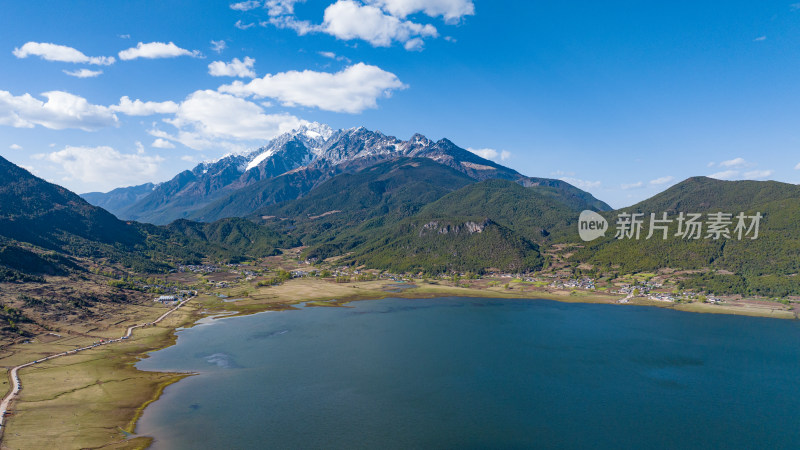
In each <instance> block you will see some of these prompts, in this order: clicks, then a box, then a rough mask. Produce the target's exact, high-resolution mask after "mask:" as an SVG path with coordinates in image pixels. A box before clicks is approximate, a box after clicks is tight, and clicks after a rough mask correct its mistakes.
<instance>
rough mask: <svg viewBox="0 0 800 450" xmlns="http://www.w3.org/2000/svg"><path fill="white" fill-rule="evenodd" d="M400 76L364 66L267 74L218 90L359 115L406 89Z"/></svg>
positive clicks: (224, 86) (288, 104)
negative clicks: (393, 92)
mask: <svg viewBox="0 0 800 450" xmlns="http://www.w3.org/2000/svg"><path fill="white" fill-rule="evenodd" d="M406 87H407V86H406V85H405V84H403V83H402V82H401V81H400V79H399V78H397V75H395V74H393V73H391V72H386V71H385V70H382V69H381V68H379V67H376V66H370V65H367V64H364V63H358V64H354V65H352V66H349V67H347V68H345V69H343V70H341V71H339V72H336V73H328V72H315V71H312V70H304V71H302V72H298V71H294V70H293V71H289V72H281V73H277V74H275V75H270V74H267V75H265V76H264V77H263V78H256V79H255V80H253V81H250V82H249V83H246V84H245V83H242V82H241V81H235V82H233V83H232V84H229V85H223V86H220V88H219V91H220V92H225V93H229V94H234V95H238V96H240V97H247V96H254V97H256V98H265V97H269V98H274V99H276V100H278V101H280V102H281V103H282V104H283V105H285V106H308V107H315V108H319V109H323V110H326V111H335V112H348V113H359V112H361V111H364V110H365V109H368V108H377V106H378V104H377V100H378V99H379V98H385V97H390V96H391V94H392V91H394V90H398V89H405V88H406Z"/></svg>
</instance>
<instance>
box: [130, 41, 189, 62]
mask: <svg viewBox="0 0 800 450" xmlns="http://www.w3.org/2000/svg"><path fill="white" fill-rule="evenodd" d="M177 56H193V57H197V56H200V52H199V51H197V50H192V51H189V50H186V49H185V48H180V47H178V46H177V45H175V44H174V43H173V42H170V43H167V44H165V43H163V42H149V43H147V44H144V43H142V42H139V43H138V44H136V47H132V48H129V49H127V50H122V51H121V52H119V59H121V60H124V61H129V60H131V59H136V58H148V59H155V58H175V57H177Z"/></svg>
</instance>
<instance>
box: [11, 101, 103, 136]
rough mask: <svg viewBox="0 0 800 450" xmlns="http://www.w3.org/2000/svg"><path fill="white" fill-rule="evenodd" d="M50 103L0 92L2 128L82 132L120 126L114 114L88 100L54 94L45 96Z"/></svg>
mask: <svg viewBox="0 0 800 450" xmlns="http://www.w3.org/2000/svg"><path fill="white" fill-rule="evenodd" d="M42 96H43V97H45V98H47V101H46V102H43V101H41V100H39V99H36V98H34V97H33V96H31V95H30V94H24V95H20V96H14V95H12V94H11V93H10V92H8V91H0V125H7V126H12V127H15V128H33V127H34V126H35V125H41V126H43V127H45V128H51V129H54V130H62V129H65V128H78V129H81V130H86V131H94V130H98V129H100V128H104V127H110V126H116V125H117V124H118V120H117V116H116V115H114V112H113V111H112V110H111V109H109V108H107V107H105V106H100V105H93V104H91V103H89V102H88V101H87V100H86V99H85V98H83V97H79V96H77V95H73V94H70V93H69V92H63V91H50V92H45V93H43V94H42Z"/></svg>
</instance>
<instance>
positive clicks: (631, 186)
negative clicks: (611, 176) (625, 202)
mask: <svg viewBox="0 0 800 450" xmlns="http://www.w3.org/2000/svg"><path fill="white" fill-rule="evenodd" d="M620 187H621V188H622V189H623V190H626V191H627V190H629V189H639V188H643V187H644V183H642V182H641V181H637V182H636V183H629V184H623V185H620Z"/></svg>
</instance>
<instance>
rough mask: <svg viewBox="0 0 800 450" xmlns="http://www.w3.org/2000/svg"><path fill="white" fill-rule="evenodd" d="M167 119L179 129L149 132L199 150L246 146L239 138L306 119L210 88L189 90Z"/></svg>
mask: <svg viewBox="0 0 800 450" xmlns="http://www.w3.org/2000/svg"><path fill="white" fill-rule="evenodd" d="M165 122H167V123H169V124H171V125H173V126H175V127H176V128H177V129H178V132H177V133H176V134H170V133H167V132H164V131H162V130H157V129H154V130H151V131H150V134H151V135H153V136H154V137H157V138H162V139H165V140H170V141H176V142H180V143H181V144H183V145H185V146H187V147H189V148H194V149H196V150H204V149H213V148H219V147H222V148H226V149H228V150H231V151H241V150H243V149H244V148H243V147H242V146H241V145H238V144H237V141H264V140H268V139H272V138H274V137H275V136H277V135H279V134H282V133H286V132H288V131H291V130H293V129H297V128H299V127H300V126H302V125H304V124H305V123H306V121H304V120H301V119H298V118H297V117H295V116H292V115H290V114H286V113H283V114H265V112H264V109H263V108H262V107H261V106H259V105H257V104H255V103H252V102H249V101H247V100H245V99H242V98H239V97H235V96H232V95H228V94H224V93H220V92H217V91H211V90H203V91H196V92H194V93H192V94H190V95H189V96H188V97H187V98H186V100H184V101H183V102H182V103H181V104H180V105H179V108H178V111H177V113H176V114H175V117H174V118H173V119H165Z"/></svg>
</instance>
